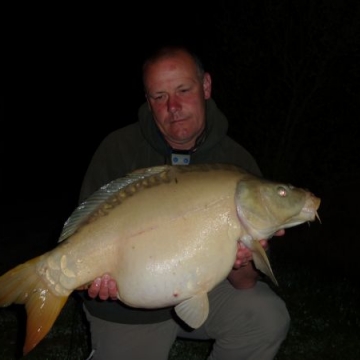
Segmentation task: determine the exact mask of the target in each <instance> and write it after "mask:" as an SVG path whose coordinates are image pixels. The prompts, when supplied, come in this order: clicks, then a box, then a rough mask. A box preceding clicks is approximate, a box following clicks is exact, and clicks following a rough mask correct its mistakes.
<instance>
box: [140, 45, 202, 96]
mask: <svg viewBox="0 0 360 360" xmlns="http://www.w3.org/2000/svg"><path fill="white" fill-rule="evenodd" d="M189 81H193V82H196V81H198V74H197V68H196V64H195V62H194V60H193V59H192V57H191V56H190V55H188V54H186V53H182V52H178V53H176V54H172V55H167V56H165V57H162V58H159V59H157V60H156V61H154V62H152V63H151V64H148V66H147V68H146V71H145V73H144V83H145V86H146V88H148V89H149V88H154V87H158V86H162V85H165V84H168V85H170V84H175V83H179V82H180V83H181V82H189Z"/></svg>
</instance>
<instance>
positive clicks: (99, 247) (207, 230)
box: [0, 164, 320, 354]
mask: <svg viewBox="0 0 360 360" xmlns="http://www.w3.org/2000/svg"><path fill="white" fill-rule="evenodd" d="M319 205H320V199H319V198H317V197H315V196H314V195H313V194H312V193H310V192H308V191H306V190H303V189H300V188H295V187H293V186H291V185H287V184H282V183H276V182H272V181H267V180H264V179H262V178H258V177H255V176H253V175H251V174H249V173H247V172H245V171H244V170H242V169H241V168H238V167H236V166H232V165H221V164H217V165H197V166H196V165H189V166H159V167H152V168H146V169H141V170H137V171H135V172H133V173H131V174H129V175H128V176H125V177H123V178H120V179H117V180H115V181H113V182H111V183H109V184H108V185H106V186H104V187H102V188H101V189H100V190H98V191H97V192H95V193H94V195H92V196H91V197H90V198H89V199H88V200H87V201H85V202H84V203H83V204H81V205H80V206H79V207H78V208H77V209H76V210H75V211H74V212H73V213H72V215H71V216H70V218H69V219H68V220H67V222H66V223H65V225H64V228H63V231H62V233H61V235H60V239H59V242H60V244H59V245H58V246H56V247H55V248H54V249H53V250H51V251H49V252H46V253H45V254H43V255H40V256H38V257H36V258H33V259H31V260H29V261H27V262H25V263H24V264H20V265H18V266H17V267H15V268H13V269H11V270H9V271H8V272H7V273H5V274H4V275H2V276H1V277H0V306H8V305H10V304H12V303H18V304H25V306H26V311H27V330H26V339H25V345H24V354H27V353H28V352H29V351H31V350H32V349H33V348H34V347H35V346H36V345H37V344H38V343H39V342H40V341H41V340H42V339H43V338H44V336H46V334H47V333H48V332H49V331H50V329H51V327H52V326H53V324H54V321H55V320H56V318H57V317H58V315H59V312H60V311H61V309H62V307H63V306H64V304H65V302H66V301H67V299H68V296H69V295H70V294H71V292H72V291H74V290H75V289H77V288H79V287H81V286H83V285H84V284H88V283H90V282H91V281H92V280H93V279H95V278H96V277H98V276H101V275H102V274H104V273H109V274H110V275H111V276H112V277H113V278H114V279H116V281H117V285H118V289H119V293H118V297H119V299H120V300H121V301H123V302H124V303H126V304H128V305H129V306H132V307H139V308H150V309H151V308H160V307H166V306H172V305H173V306H175V311H176V313H177V315H178V316H179V317H180V318H181V319H182V320H183V321H184V322H185V323H187V324H188V325H189V326H191V327H193V328H198V327H199V326H201V324H202V323H203V322H204V321H205V320H206V318H207V316H208V311H209V304H208V296H207V293H208V292H209V291H210V290H211V289H213V288H214V286H215V285H217V284H218V283H219V282H221V281H222V280H223V279H225V278H226V277H227V275H228V274H229V272H230V271H231V269H232V266H233V264H234V261H235V258H236V252H237V245H238V242H239V241H241V242H243V243H244V244H245V245H246V246H247V247H248V248H249V249H251V250H252V252H253V260H254V263H255V266H256V267H257V268H258V269H259V270H260V271H262V272H263V273H265V274H267V275H268V276H269V277H270V278H271V279H272V280H273V281H274V282H275V283H276V279H275V277H274V274H273V271H272V270H271V266H270V263H269V260H268V258H267V256H266V253H265V252H264V250H263V248H262V246H261V245H260V244H259V242H258V240H260V239H267V238H270V237H271V236H272V235H273V234H274V233H275V232H276V231H277V230H279V229H283V228H288V227H291V226H295V225H298V224H301V223H304V222H308V221H313V220H315V218H316V217H318V215H317V209H318V207H319Z"/></svg>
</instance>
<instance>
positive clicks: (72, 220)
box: [58, 165, 170, 242]
mask: <svg viewBox="0 0 360 360" xmlns="http://www.w3.org/2000/svg"><path fill="white" fill-rule="evenodd" d="M169 168H170V167H169V166H168V165H164V166H155V167H151V168H145V169H140V170H135V171H133V172H131V173H129V174H127V175H126V176H124V177H121V178H118V179H115V180H113V181H111V182H109V183H108V184H106V185H104V186H102V187H101V188H100V189H99V190H97V191H95V192H94V193H93V194H92V195H91V196H89V197H88V198H87V199H86V200H85V201H84V202H82V203H81V204H80V205H79V206H78V207H77V208H76V209H75V210H74V211H73V212H72V214H71V215H70V217H69V218H68V219H67V220H66V222H65V224H64V226H63V229H62V231H61V234H60V237H59V240H58V242H61V241H63V240H65V239H67V238H68V237H69V236H71V235H72V234H74V233H75V231H76V230H77V229H78V228H79V227H80V226H81V225H82V224H84V223H86V222H88V221H93V220H94V219H96V218H97V217H98V216H100V215H101V214H102V212H103V211H104V210H105V209H106V208H110V207H113V206H116V205H118V204H119V203H120V200H119V197H117V198H116V201H115V202H114V201H113V202H111V203H110V201H109V200H111V197H112V196H114V195H115V194H117V193H119V192H121V191H122V192H123V199H124V198H126V196H128V195H130V194H133V193H134V192H136V191H137V190H138V189H140V188H143V187H145V184H144V180H147V179H149V178H153V179H156V176H157V175H159V174H163V173H165V172H166V171H167V170H169ZM155 183H156V181H155V182H153V185H155ZM91 218H92V220H91Z"/></svg>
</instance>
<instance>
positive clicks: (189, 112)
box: [144, 52, 211, 150]
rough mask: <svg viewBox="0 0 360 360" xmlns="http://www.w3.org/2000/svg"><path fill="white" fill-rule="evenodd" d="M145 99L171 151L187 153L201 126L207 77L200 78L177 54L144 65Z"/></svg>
mask: <svg viewBox="0 0 360 360" xmlns="http://www.w3.org/2000/svg"><path fill="white" fill-rule="evenodd" d="M144 84H145V89H146V98H147V101H148V104H149V106H150V109H151V111H152V114H153V116H154V119H155V122H156V124H157V126H158V128H159V129H160V131H161V132H162V134H163V136H164V138H165V139H166V141H167V142H168V143H169V145H170V146H171V147H172V148H175V149H181V150H188V149H190V148H191V147H193V146H194V145H195V140H196V138H197V137H198V136H199V135H200V134H201V132H202V131H203V129H204V127H205V100H206V99H208V98H210V96H211V78H210V75H209V74H207V73H206V74H205V76H204V79H200V78H199V75H198V73H197V69H196V65H195V63H194V61H193V59H192V58H191V57H190V56H189V55H188V54H186V53H183V52H179V53H177V54H176V55H174V56H171V57H167V58H164V59H161V60H159V61H157V62H156V63H154V64H151V65H149V66H148V68H147V71H146V73H145V76H144Z"/></svg>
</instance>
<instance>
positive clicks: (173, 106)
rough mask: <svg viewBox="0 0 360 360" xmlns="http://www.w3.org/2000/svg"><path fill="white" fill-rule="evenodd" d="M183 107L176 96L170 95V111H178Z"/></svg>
mask: <svg viewBox="0 0 360 360" xmlns="http://www.w3.org/2000/svg"><path fill="white" fill-rule="evenodd" d="M180 109H181V104H180V102H179V101H178V99H177V98H176V96H174V95H173V96H169V98H168V111H169V112H171V113H176V112H177V111H179V110H180Z"/></svg>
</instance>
